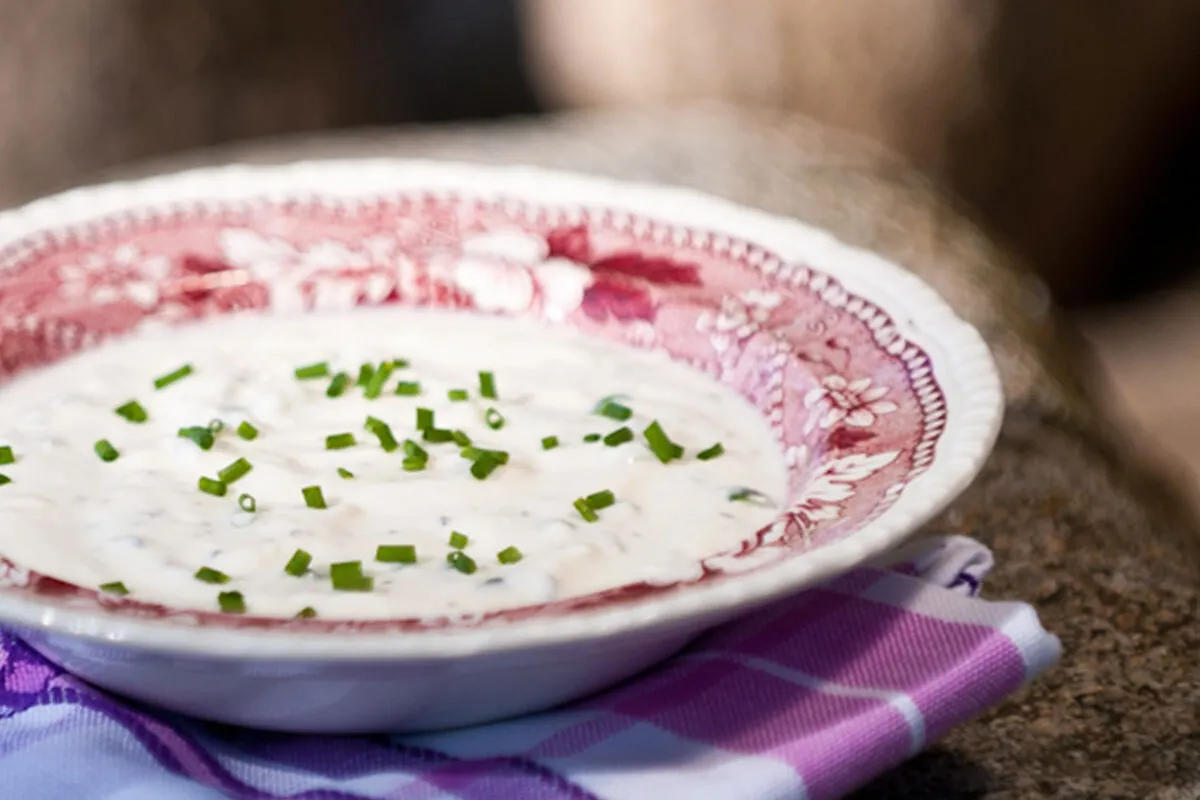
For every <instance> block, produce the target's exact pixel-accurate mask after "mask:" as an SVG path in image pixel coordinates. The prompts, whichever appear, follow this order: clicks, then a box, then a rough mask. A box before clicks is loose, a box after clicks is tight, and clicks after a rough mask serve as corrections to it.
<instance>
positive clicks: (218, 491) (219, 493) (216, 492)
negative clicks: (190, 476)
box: [197, 475, 228, 497]
mask: <svg viewBox="0 0 1200 800" xmlns="http://www.w3.org/2000/svg"><path fill="white" fill-rule="evenodd" d="M197 485H198V486H199V487H200V491H202V492H204V493H205V494H211V495H212V496H213V497H224V496H225V490H226V489H227V488H228V487H226V486H225V483H224V482H223V481H216V480H213V479H212V478H208V477H205V476H203V475H202V476H200V480H199V481H197Z"/></svg>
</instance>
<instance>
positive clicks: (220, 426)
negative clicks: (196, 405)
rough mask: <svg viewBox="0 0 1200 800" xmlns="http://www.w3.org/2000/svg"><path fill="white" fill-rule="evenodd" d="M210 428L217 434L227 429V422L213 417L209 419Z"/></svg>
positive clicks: (212, 432) (210, 430) (213, 433)
mask: <svg viewBox="0 0 1200 800" xmlns="http://www.w3.org/2000/svg"><path fill="white" fill-rule="evenodd" d="M208 430H209V433H211V434H212V435H213V436H216V435H217V434H218V433H220V432H221V431H223V430H225V423H224V422H222V421H221V420H219V419H215V418H214V419H211V420H209V421H208Z"/></svg>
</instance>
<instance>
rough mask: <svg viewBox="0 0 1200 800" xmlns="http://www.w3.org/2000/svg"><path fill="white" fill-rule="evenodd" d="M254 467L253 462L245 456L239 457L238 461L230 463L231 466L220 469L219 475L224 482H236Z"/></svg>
mask: <svg viewBox="0 0 1200 800" xmlns="http://www.w3.org/2000/svg"><path fill="white" fill-rule="evenodd" d="M252 469H254V465H253V464H251V463H250V462H249V461H247V460H246V459H244V458H239V459H238V460H237V461H234V462H232V463H231V464H229V466H227V467H224V468H222V469H221V470H219V471H218V472H217V477H218V478H220V479H221V482H222V483H235V482H237V480H238V479H239V478H241V477H242V476H244V475H245V474H246V473H247V472H249V471H250V470H252Z"/></svg>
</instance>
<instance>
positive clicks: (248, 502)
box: [238, 494, 258, 514]
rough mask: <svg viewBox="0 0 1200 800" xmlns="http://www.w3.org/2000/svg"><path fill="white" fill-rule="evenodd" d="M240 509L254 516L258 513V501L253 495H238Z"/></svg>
mask: <svg viewBox="0 0 1200 800" xmlns="http://www.w3.org/2000/svg"><path fill="white" fill-rule="evenodd" d="M238 507H239V508H241V509H242V511H245V512H246V513H247V514H253V513H254V512H255V511H258V501H257V500H255V499H254V495H252V494H242V495H238Z"/></svg>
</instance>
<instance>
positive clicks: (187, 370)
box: [154, 364, 192, 389]
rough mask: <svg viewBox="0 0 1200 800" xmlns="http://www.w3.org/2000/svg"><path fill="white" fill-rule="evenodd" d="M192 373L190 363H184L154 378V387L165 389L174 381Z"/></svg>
mask: <svg viewBox="0 0 1200 800" xmlns="http://www.w3.org/2000/svg"><path fill="white" fill-rule="evenodd" d="M191 374H192V365H191V364H184V365H183V366H182V367H180V368H179V369H177V370H175V371H173V372H168V373H167V374H166V375H163V376H161V377H158V378H155V379H154V388H155V389H165V388H167V387H168V386H170V385H171V384H172V383H174V382H175V381H180V380H183V379H184V378H186V377H187V376H188V375H191Z"/></svg>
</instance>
